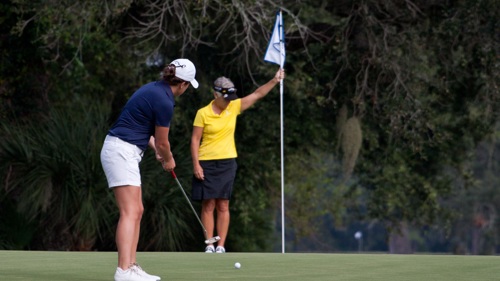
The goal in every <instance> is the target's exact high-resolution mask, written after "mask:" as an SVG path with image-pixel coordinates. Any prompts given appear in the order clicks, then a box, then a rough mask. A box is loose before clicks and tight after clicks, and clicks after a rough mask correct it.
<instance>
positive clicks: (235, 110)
mask: <svg viewBox="0 0 500 281" xmlns="http://www.w3.org/2000/svg"><path fill="white" fill-rule="evenodd" d="M212 103H213V101H212V102H210V104H209V105H207V106H205V107H203V108H201V109H199V110H198V112H197V113H196V117H195V118H194V122H193V126H196V127H201V128H203V135H202V137H201V144H200V149H199V151H198V160H217V159H227V158H236V157H237V156H238V153H237V152H236V144H235V143H234V131H235V129H236V117H238V115H240V113H241V99H236V100H233V101H231V102H230V103H229V105H228V106H227V108H226V109H225V110H224V111H222V112H221V113H220V114H216V113H214V111H213V109H212Z"/></svg>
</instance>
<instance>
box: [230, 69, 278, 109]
mask: <svg viewBox="0 0 500 281" xmlns="http://www.w3.org/2000/svg"><path fill="white" fill-rule="evenodd" d="M284 78H285V70H283V69H281V68H280V69H278V71H277V72H276V74H275V75H274V78H273V79H271V80H269V82H267V83H266V84H264V85H262V86H260V87H259V88H257V90H255V92H253V93H251V94H250V95H247V96H245V97H243V98H242V99H241V110H240V111H241V112H243V111H245V110H246V109H247V108H249V107H250V106H252V105H253V104H254V103H256V102H257V101H258V100H260V99H261V98H263V97H265V96H266V95H267V93H269V92H270V91H271V90H272V89H273V88H274V86H276V84H278V83H279V82H280V80H281V79H284Z"/></svg>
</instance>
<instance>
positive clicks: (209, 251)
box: [205, 245, 215, 254]
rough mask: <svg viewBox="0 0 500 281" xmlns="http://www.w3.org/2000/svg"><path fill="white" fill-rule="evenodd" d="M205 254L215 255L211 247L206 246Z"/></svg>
mask: <svg viewBox="0 0 500 281" xmlns="http://www.w3.org/2000/svg"><path fill="white" fill-rule="evenodd" d="M205 253H209V254H212V253H215V248H214V246H213V245H208V246H207V247H206V248H205Z"/></svg>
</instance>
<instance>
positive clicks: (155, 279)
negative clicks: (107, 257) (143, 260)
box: [130, 263, 161, 281]
mask: <svg viewBox="0 0 500 281" xmlns="http://www.w3.org/2000/svg"><path fill="white" fill-rule="evenodd" d="M130 268H136V269H137V270H138V271H139V272H140V274H141V275H143V276H146V277H147V278H149V279H150V280H152V281H160V280H161V278H160V276H156V275H151V274H149V273H147V272H146V271H144V269H142V267H141V266H140V265H139V264H138V263H133V264H132V266H131V267H130Z"/></svg>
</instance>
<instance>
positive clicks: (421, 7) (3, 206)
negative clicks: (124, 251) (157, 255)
mask: <svg viewBox="0 0 500 281" xmlns="http://www.w3.org/2000/svg"><path fill="white" fill-rule="evenodd" d="M497 2H498V1H492V0H479V1H465V0H463V1H453V2H447V1H444V2H443V1H420V0H414V1H379V0H364V1H349V0H344V1H335V2H330V1H320V0H315V1H293V2H291V3H281V1H273V0H259V1H246V0H238V1H223V0H216V1H180V0H173V1H151V0H143V1H132V0H122V1H97V2H95V1H77V2H76V3H75V2H74V1H64V0H56V1H25V0H16V1H9V2H7V3H4V4H0V5H1V8H2V9H1V10H2V17H1V19H0V20H1V21H2V24H1V25H0V30H1V32H0V33H1V38H2V41H1V43H0V44H1V48H0V50H1V52H0V56H1V61H2V64H1V65H0V98H1V99H2V103H1V109H2V110H1V111H0V118H1V122H2V124H3V127H2V134H1V135H2V136H0V138H1V145H0V158H1V159H2V161H0V163H1V167H0V171H1V173H0V175H1V179H2V181H1V182H2V183H1V185H2V186H1V187H2V189H1V190H2V191H1V193H0V218H1V219H0V229H2V230H3V229H5V231H2V230H0V247H3V248H21V249H22V248H35V249H39V248H40V249H41V248H55V249H100V250H101V249H102V250H107V249H112V248H113V247H114V246H113V242H112V234H113V228H114V222H115V220H116V213H115V208H114V201H113V198H112V197H110V193H109V192H107V190H106V188H105V178H104V177H103V175H102V172H101V171H100V163H99V161H98V152H99V149H100V145H101V144H100V142H101V141H102V139H103V138H104V135H105V134H106V130H107V128H108V127H109V125H110V124H111V123H112V122H113V121H114V119H115V118H116V115H117V114H118V113H119V110H120V109H121V107H122V105H123V104H124V103H125V102H126V100H127V98H128V96H129V95H131V94H132V93H133V91H134V90H135V89H136V88H137V87H138V86H139V85H141V84H142V83H144V82H147V81H150V80H154V79H157V74H158V72H159V70H160V69H161V68H162V66H163V65H164V64H166V63H168V62H170V61H171V60H173V59H175V58H177V57H188V58H190V59H191V60H193V61H194V62H195V65H196V66H197V68H198V74H197V78H198V80H199V81H200V82H201V87H200V89H199V90H197V91H192V92H190V93H186V94H185V95H183V96H182V97H181V98H179V99H178V101H177V107H176V112H175V118H174V122H173V124H172V136H173V137H172V140H171V141H172V144H173V147H174V148H175V151H174V154H175V155H178V156H177V157H176V161H177V164H178V168H177V175H178V176H179V178H180V180H181V182H182V183H183V184H184V186H185V187H189V185H190V177H191V161H190V158H189V149H188V146H189V144H188V140H189V136H190V133H191V127H192V119H193V117H194V114H195V112H196V110H197V109H198V108H199V107H201V106H202V105H204V104H206V103H207V102H208V101H209V99H210V95H209V94H208V93H209V91H210V85H211V83H212V81H213V80H214V79H215V78H216V77H218V76H220V75H225V76H228V77H231V79H232V80H233V81H234V82H235V83H236V86H237V88H238V93H239V94H242V95H244V94H248V93H250V92H252V91H253V90H254V89H255V88H256V87H257V86H258V85H259V84H262V83H264V82H266V81H267V80H268V79H269V78H270V77H271V76H272V74H273V73H274V71H275V70H276V66H271V65H269V64H266V63H263V61H262V57H263V54H264V51H265V48H266V46H267V40H268V37H269V33H270V31H271V27H272V24H273V20H274V13H275V12H276V10H277V9H278V8H279V7H281V8H282V9H283V13H284V19H285V27H286V37H287V39H286V40H287V41H286V45H287V63H286V70H287V79H286V83H285V106H284V114H285V124H284V126H285V155H286V158H285V184H286V185H285V188H286V205H287V241H289V245H288V247H289V248H290V249H291V250H293V251H338V250H349V248H346V246H345V245H349V243H350V242H349V241H353V238H352V234H353V233H354V230H357V229H362V230H363V231H364V232H365V233H370V235H369V236H365V241H364V242H365V243H364V246H365V249H366V250H390V251H391V252H403V251H412V250H422V251H433V250H436V251H456V252H463V251H470V252H473V253H491V252H492V251H494V250H492V249H493V248H494V246H493V245H496V239H497V238H496V236H497V235H496V234H495V229H496V225H497V223H496V220H495V219H496V206H497V205H498V204H496V201H497V200H496V199H495V198H496V197H498V196H496V192H495V189H494V186H495V185H494V184H495V182H496V181H497V177H496V174H497V173H496V165H494V163H496V161H495V160H496V159H497V158H496V153H495V151H496V150H495V147H496V142H497V141H496V137H495V136H496V132H497V131H498V130H497V127H496V124H497V122H498V115H497V113H498V106H499V104H498V93H499V92H498V81H500V79H499V65H498V49H499V44H498V41H499V37H498V36H499V34H500V32H499V25H498V19H497V18H498V16H497V15H498V14H499V10H500V7H499V6H500V5H499V4H498V3H497ZM236 139H237V147H238V152H239V160H238V162H239V167H240V169H239V172H238V177H237V183H236V186H237V188H238V189H237V192H236V193H235V197H234V200H233V202H232V212H233V221H232V226H231V235H230V237H229V239H230V240H229V241H228V243H229V245H230V248H231V249H232V250H235V251H239V250H241V251H256V250H273V249H276V246H275V245H276V243H275V242H278V240H279V235H278V234H279V231H280V229H279V226H278V225H279V205H280V202H279V200H280V194H279V192H280V174H279V173H280V159H279V157H280V155H279V95H278V93H277V91H273V92H272V93H271V94H270V95H269V96H268V97H266V99H265V100H263V101H261V102H260V103H259V104H258V105H257V106H255V107H254V108H251V109H250V110H248V111H247V112H245V114H244V115H242V116H241V118H240V119H239V120H238V129H237V133H236ZM486 148H487V149H486ZM153 158H154V157H152V155H151V154H150V153H146V155H145V159H144V161H143V163H142V165H143V170H144V171H145V173H146V174H145V175H144V180H145V182H144V188H145V191H146V192H145V198H144V200H145V206H146V212H147V213H146V215H145V219H146V221H145V224H144V225H145V226H144V227H145V228H146V231H145V232H144V236H143V237H141V248H142V249H147V250H198V248H199V247H200V245H198V244H197V243H196V242H195V241H198V240H199V239H198V237H202V233H201V230H200V229H199V226H198V225H197V222H196V221H195V219H194V218H193V217H192V214H190V213H189V210H188V208H187V207H188V206H187V205H186V203H185V202H184V201H183V200H184V199H183V198H182V194H180V192H179V191H178V190H177V189H176V187H175V184H174V183H173V182H171V179H170V178H169V177H168V175H165V173H163V172H162V171H161V169H160V167H159V166H158V165H157V164H156V163H155V161H154V159H153ZM84 199H85V200H84ZM464 203H466V205H467V206H470V208H468V209H467V208H459V206H462V205H464ZM257 226H258V227H257ZM7 230H8V231H7ZM41 230H43V232H41ZM400 230H401V231H400ZM15 233H22V234H23V235H16V234H15ZM41 233H43V235H39V234H41ZM350 233H352V234H350ZM405 234H406V235H405ZM70 236H71V239H69V238H67V239H64V241H63V239H52V238H57V237H70ZM384 236H386V237H389V238H390V239H389V242H391V241H392V242H393V243H387V244H386V245H394V247H393V248H391V249H388V248H384V247H386V246H380V245H381V244H385V241H384V239H385V238H384ZM51 237H52V238H51ZM269 237H272V239H269ZM368 237H370V238H371V239H373V241H369V240H366V239H368ZM412 237H413V238H412ZM415 237H419V239H416V238H415ZM469 237H472V238H469ZM187 240H189V241H193V243H186V241H187ZM70 241H71V242H70ZM380 241H382V242H380ZM397 241H402V242H403V243H396V242H397ZM469 242H470V243H469ZM403 244H404V245H406V247H405V246H404V245H403ZM81 245H84V246H81ZM397 245H402V246H397ZM469 245H471V246H469ZM352 249H357V248H356V245H354V246H353V248H352ZM457 249H462V250H457Z"/></svg>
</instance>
